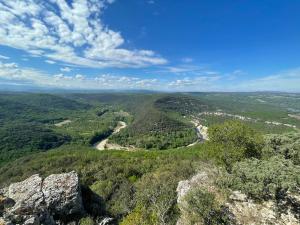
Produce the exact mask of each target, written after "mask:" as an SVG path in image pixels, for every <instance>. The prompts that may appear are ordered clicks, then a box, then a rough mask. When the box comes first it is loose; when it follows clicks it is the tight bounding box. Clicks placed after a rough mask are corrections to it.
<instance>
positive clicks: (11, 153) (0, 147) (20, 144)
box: [0, 124, 70, 164]
mask: <svg viewBox="0 0 300 225" xmlns="http://www.w3.org/2000/svg"><path fill="white" fill-rule="evenodd" d="M0 140H1V141H0V164H1V163H5V162H7V161H10V160H13V159H16V158H18V157H20V156H24V155H27V154H29V153H32V152H37V151H45V150H49V149H51V148H56V147H59V146H60V145H62V144H64V143H67V142H69V141H70V137H69V136H67V135H62V134H58V133H56V132H53V131H52V130H50V129H47V128H44V127H42V126H40V125H37V124H17V125H14V126H5V127H3V128H1V129H0Z"/></svg>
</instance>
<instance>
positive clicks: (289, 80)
mask: <svg viewBox="0 0 300 225" xmlns="http://www.w3.org/2000/svg"><path fill="white" fill-rule="evenodd" d="M229 88H230V87H229ZM231 89H233V90H236V91H245V90H247V91H287V92H300V68H295V69H291V70H286V71H282V72H279V73H276V74H273V75H270V76H265V77H261V78H257V79H253V80H248V81H245V82H240V83H238V84H236V85H235V86H234V87H231Z"/></svg>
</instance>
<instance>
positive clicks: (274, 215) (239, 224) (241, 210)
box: [177, 171, 300, 225]
mask: <svg viewBox="0 0 300 225" xmlns="http://www.w3.org/2000/svg"><path fill="white" fill-rule="evenodd" d="M215 179H216V173H211V172H207V171H206V172H203V171H202V172H199V173H198V174H196V175H195V176H193V177H192V178H191V179H189V180H184V181H180V182H179V183H178V186H177V196H178V198H177V203H178V206H179V209H180V212H181V216H180V218H179V219H178V221H177V225H191V224H195V223H191V221H190V220H189V219H190V218H189V217H188V215H187V213H186V209H187V207H188V204H187V202H186V201H185V196H186V195H187V194H188V193H189V192H190V191H192V190H193V189H195V188H200V189H201V190H202V189H203V190H205V191H208V192H210V193H213V194H214V195H215V196H216V198H217V199H220V198H222V196H221V195H220V193H219V190H218V188H217V187H216V185H215V184H214V180H215ZM219 203H221V207H220V208H221V209H224V210H225V211H224V212H226V214H227V217H228V218H229V219H230V220H229V221H231V222H229V224H236V225H265V224H274V225H275V224H276V225H300V195H298V194H292V193H287V194H286V195H284V196H281V198H280V199H279V200H278V201H274V200H268V201H262V202H255V201H254V200H252V199H250V198H249V197H248V196H247V195H245V194H243V193H241V192H240V191H232V192H231V194H230V195H229V198H228V199H227V200H226V199H225V201H224V202H222V201H220V202H219ZM200 224H202V223H199V225H200Z"/></svg>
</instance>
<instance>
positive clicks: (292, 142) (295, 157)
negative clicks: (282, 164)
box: [263, 133, 300, 165]
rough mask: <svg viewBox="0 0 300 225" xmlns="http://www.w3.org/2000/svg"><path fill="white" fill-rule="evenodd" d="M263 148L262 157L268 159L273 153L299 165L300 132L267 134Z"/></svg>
mask: <svg viewBox="0 0 300 225" xmlns="http://www.w3.org/2000/svg"><path fill="white" fill-rule="evenodd" d="M265 142H266V144H265V147H264V148H263V157H264V158H266V159H268V158H270V157H271V156H274V155H281V156H283V157H284V158H285V159H290V160H291V161H292V162H293V163H294V164H295V165H300V134H299V133H288V134H284V135H268V136H267V137H266V140H265Z"/></svg>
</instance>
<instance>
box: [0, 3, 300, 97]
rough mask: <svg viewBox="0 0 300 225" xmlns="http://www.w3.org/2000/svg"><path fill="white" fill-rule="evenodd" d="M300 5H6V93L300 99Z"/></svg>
mask: <svg viewBox="0 0 300 225" xmlns="http://www.w3.org/2000/svg"><path fill="white" fill-rule="evenodd" d="M299 12H300V1H298V0H284V1H282V0H205V1H204V0H189V1H182V0H181V1H179V0H67V1H66V0H49V1H41V0H26V1H25V0H15V1H6V0H0V88H1V86H2V87H7V86H9V87H19V88H22V87H24V88H25V87H41V88H63V89H93V90H98V89H99V90H100V89H149V90H163V91H291V92H299V91H300V14H299Z"/></svg>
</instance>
